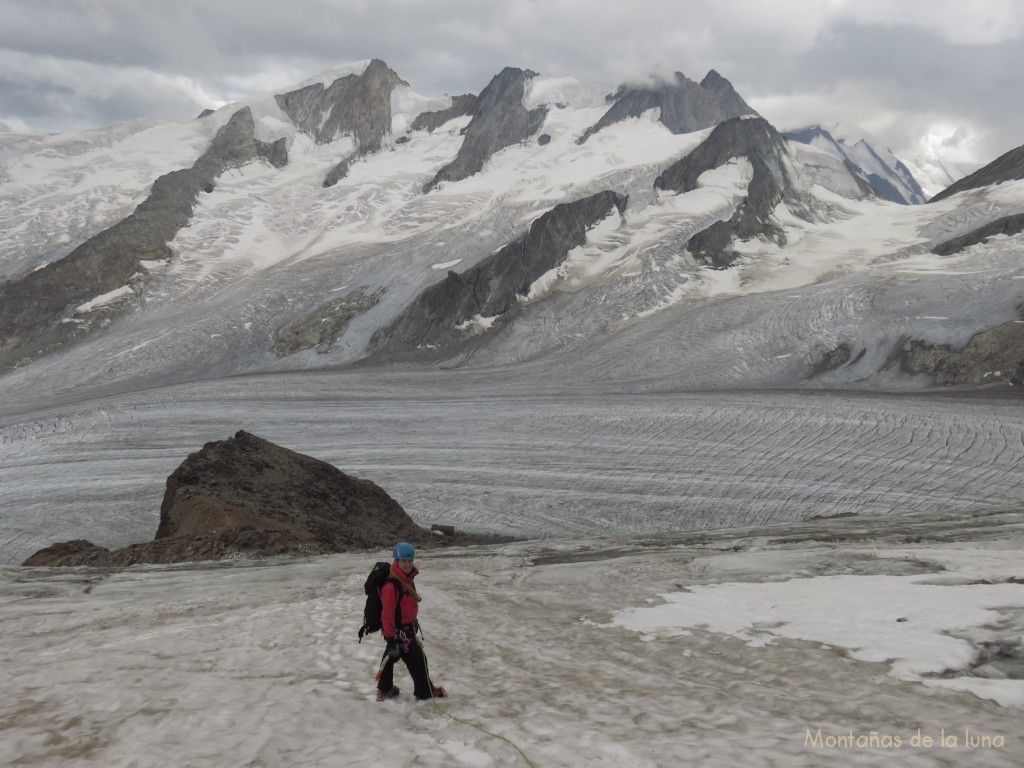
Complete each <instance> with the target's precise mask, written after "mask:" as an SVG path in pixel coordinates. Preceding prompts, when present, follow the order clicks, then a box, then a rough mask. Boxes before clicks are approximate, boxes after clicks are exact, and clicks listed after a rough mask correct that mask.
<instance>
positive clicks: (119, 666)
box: [0, 513, 1024, 768]
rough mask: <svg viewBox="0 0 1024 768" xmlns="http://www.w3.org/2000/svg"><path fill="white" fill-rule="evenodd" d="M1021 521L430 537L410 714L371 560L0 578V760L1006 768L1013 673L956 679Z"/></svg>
mask: <svg viewBox="0 0 1024 768" xmlns="http://www.w3.org/2000/svg"><path fill="white" fill-rule="evenodd" d="M1022 523H1024V520H1022V518H1021V515H1020V513H1003V514H1000V515H987V516H971V515H923V516H909V517H906V518H902V519H900V520H898V521H897V520H893V519H877V518H870V517H867V518H844V519H833V520H824V521H819V522H817V523H814V524H811V525H807V524H804V525H802V526H800V527H792V526H788V527H787V526H780V527H773V528H762V529H750V530H736V531H731V532H710V533H708V534H705V535H702V536H686V537H680V536H660V537H633V538H622V537H619V538H614V539H602V540H588V539H576V540H574V541H565V542H551V543H539V542H534V543H521V544H514V545H505V546H500V547H488V548H484V549H474V550H453V551H450V552H445V551H438V552H429V553H424V552H421V553H420V557H419V558H418V565H419V567H420V569H421V575H420V577H419V578H418V580H417V586H418V587H419V588H420V592H421V594H422V595H423V604H422V609H421V616H422V619H423V631H424V644H425V647H426V651H427V653H428V655H429V660H430V670H431V675H432V677H433V679H434V681H435V682H436V683H438V684H441V685H444V686H445V687H446V688H447V689H448V691H449V693H450V697H449V698H448V699H446V700H442V701H439V702H437V703H431V702H427V703H416V702H414V701H413V700H412V699H411V698H410V697H409V696H408V691H409V681H408V679H407V675H406V674H405V673H404V671H400V672H396V684H398V685H399V687H401V688H403V692H402V694H401V695H400V696H399V697H398V698H397V699H395V700H393V701H391V702H388V703H384V704H378V703H376V702H375V701H374V700H373V691H374V680H373V674H374V671H375V669H376V668H377V665H378V663H379V661H380V653H381V650H382V647H383V646H382V643H381V642H380V640H379V638H376V637H374V638H370V640H369V641H367V642H363V643H362V644H357V643H356V631H357V629H358V626H359V624H360V621H361V611H362V603H363V595H362V583H363V580H364V579H365V575H366V572H367V571H368V570H369V567H370V565H371V564H372V563H373V561H374V560H375V559H380V557H381V556H384V555H385V553H383V552H380V553H378V552H367V553H364V554H348V555H338V556H332V557H324V558H317V559H311V560H301V561H280V562H267V563H262V564H254V563H247V562H236V563H225V564H219V565H216V564H207V565H184V566H176V567H152V566H150V567H135V568H131V569H128V570H124V571H119V572H110V573H108V572H98V571H81V570H77V569H75V570H47V569H13V568H2V569H0V620H2V623H3V627H4V632H3V648H2V650H3V655H4V664H3V666H2V668H0V679H2V680H3V685H4V691H5V693H6V695H5V696H4V698H3V700H2V701H0V720H2V721H3V723H4V726H5V727H4V732H3V733H4V736H3V739H0V761H2V762H3V763H4V764H8V765H27V764H32V765H38V766H42V767H44V768H45V767H46V766H62V767H63V766H68V765H75V766H83V767H84V766H104V768H108V767H113V768H117V767H118V766H137V767H140V768H144V767H145V766H163V765H167V764H168V763H169V762H173V763H175V764H184V765H192V766H196V767H197V768H203V767H205V766H222V765H260V766H266V768H279V767H280V768H285V767H286V766H295V765H318V766H338V767H339V768H341V767H345V768H348V767H349V766H371V765H380V764H381V763H382V762H383V763H398V762H401V763H407V764H415V765H417V766H427V767H429V766H473V767H474V768H483V767H486V766H528V765H536V766H578V765H580V764H581V763H584V762H585V763H586V764H587V765H593V766H609V767H612V766H614V767H615V768H619V767H620V766H627V765H628V766H638V767H643V768H654V767H655V766H676V765H680V764H687V765H689V764H693V765H703V766H712V767H714V766H723V767H728V768H732V766H736V765H748V766H778V765H786V766H808V767H810V766H814V767H815V768H817V767H820V766H844V767H845V766H850V765H883V764H890V763H892V762H898V763H899V764H901V765H914V766H941V765H957V766H984V768H1009V767H1010V766H1017V765H1020V764H1021V761H1022V760H1024V740H1022V738H1021V732H1020V716H1021V708H1022V707H1024V682H1022V681H1020V680H1005V679H1003V680H999V679H986V678H983V677H979V676H976V673H975V672H972V670H971V669H970V668H971V666H972V664H973V663H974V662H975V661H976V660H977V658H978V657H981V656H982V655H983V654H984V649H985V648H986V647H991V645H992V644H996V645H998V644H999V643H1009V644H1013V643H1014V642H1016V643H1018V644H1019V638H1020V632H1021V630H1022V628H1024V627H1022V625H1021V617H1022V616H1024V585H1021V584H1020V583H1019V579H1018V581H1017V582H1015V583H1014V582H1010V581H1008V579H1009V577H1011V576H1013V577H1019V576H1020V572H1019V567H1020V563H1019V558H1017V557H1016V555H1018V554H1019V551H1020V547H1021V538H1020V537H1021V531H1022ZM907 540H914V541H917V542H919V543H904V542H905V541H907ZM988 582H991V583H988ZM837 588H841V589H837ZM637 630H640V631H637ZM986 644H988V646H987V645H986ZM911 666H912V667H913V669H912V672H911V673H908V670H909V668H910V667H911ZM944 669H949V670H952V671H951V672H949V673H947V674H942V675H935V674H934V671H935V670H944ZM997 701H999V702H1001V704H997V703H996V702H997ZM915 739H916V741H915ZM925 739H928V740H930V741H925Z"/></svg>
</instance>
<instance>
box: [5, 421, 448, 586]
mask: <svg viewBox="0 0 1024 768" xmlns="http://www.w3.org/2000/svg"><path fill="white" fill-rule="evenodd" d="M399 540H407V541H412V542H415V543H427V542H430V541H433V540H434V539H433V536H432V534H431V533H430V532H429V531H427V530H425V529H423V528H420V527H419V526H417V525H416V524H415V523H413V521H412V520H411V518H410V517H409V516H408V515H407V514H406V513H405V511H404V510H403V509H402V507H401V506H400V505H399V504H398V502H396V501H395V500H394V499H392V498H391V497H390V496H388V494H387V493H385V492H384V491H383V490H382V489H381V488H380V487H378V486H377V485H376V484H374V483H372V482H370V481H369V480H360V479H358V478H355V477H351V476H350V475H347V474H345V473H344V472H342V471H341V470H339V469H337V468H336V467H333V466H331V465H330V464H327V463H326V462H323V461H320V460H318V459H314V458H312V457H310V456H305V455H303V454H301V453H296V452H295V451H290V450H288V449H286V448H282V447H280V446H278V445H274V444H273V443H271V442H269V441H267V440H264V439H262V438H259V437H256V436H255V435H252V434H249V433H248V432H238V433H237V434H236V435H235V436H234V437H232V438H229V439H227V440H220V441H217V442H212V443H207V444H206V445H204V446H203V448H202V450H200V451H198V452H196V453H193V454H192V455H190V456H189V457H188V458H187V459H186V460H185V461H184V462H183V463H182V464H181V466H179V467H178V468H177V469H176V470H175V471H174V473H173V474H172V475H171V476H170V477H169V478H168V479H167V491H166V493H165V494H164V500H163V504H162V505H161V507H160V525H159V527H158V528H157V532H156V537H155V539H154V540H153V541H152V542H149V543H147V544H134V545H132V546H129V547H125V548H124V549H119V550H116V551H110V550H106V549H104V548H102V547H97V546H96V545H94V544H91V543H89V542H86V541H82V540H78V541H73V542H67V543H63V544H55V545H53V546H51V547H48V548H46V549H44V550H40V551H39V552H37V553H36V554H34V555H32V557H30V558H28V560H26V561H25V563H24V565H93V566H121V565H132V564H135V563H172V562H186V561H195V560H221V559H225V558H239V557H246V558H254V557H267V556H272V555H285V554H300V555H317V554H327V553H331V552H344V551H348V550H353V549H364V548H370V547H376V548H385V547H390V546H391V545H393V544H394V542H395V541H399Z"/></svg>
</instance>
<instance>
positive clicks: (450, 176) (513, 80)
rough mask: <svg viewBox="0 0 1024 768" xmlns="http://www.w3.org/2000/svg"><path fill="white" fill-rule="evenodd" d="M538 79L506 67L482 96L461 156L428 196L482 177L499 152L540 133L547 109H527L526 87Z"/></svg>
mask: <svg viewBox="0 0 1024 768" xmlns="http://www.w3.org/2000/svg"><path fill="white" fill-rule="evenodd" d="M536 76H537V73H536V72H531V71H529V70H522V69H514V68H512V67H506V68H505V69H503V70H502V71H501V72H500V73H499V74H498V75H496V76H495V77H494V79H493V80H491V82H490V83H489V84H488V86H487V87H486V88H484V90H483V91H482V92H481V93H480V98H479V100H478V102H477V104H476V109H475V110H474V111H473V119H472V120H471V121H470V123H469V125H468V126H466V138H465V139H463V141H462V146H461V147H460V148H459V154H458V155H457V156H456V157H455V159H454V160H453V161H452V162H450V163H449V164H448V165H446V166H445V167H444V168H442V169H441V170H440V171H438V172H437V175H436V176H434V178H433V180H432V181H430V182H429V183H428V184H426V185H425V186H424V187H423V191H424V192H429V191H430V190H432V189H433V188H434V187H436V186H437V185H438V184H440V183H441V182H443V181H460V180H462V179H465V178H468V177H469V176H472V175H473V174H475V173H478V172H479V171H480V169H481V168H483V167H484V163H486V162H487V161H488V160H489V159H490V158H491V156H492V155H493V154H494V153H495V152H498V151H499V150H502V149H504V148H505V147H508V146H511V145H512V144H516V143H518V142H520V141H525V140H526V139H528V138H529V137H530V136H532V135H533V134H534V133H536V132H537V130H538V129H539V128H540V127H541V125H543V124H544V118H545V117H546V116H547V108H546V107H537V108H536V109H531V110H527V109H526V107H524V106H523V95H524V93H525V88H526V83H527V81H528V80H529V79H530V78H532V77H536Z"/></svg>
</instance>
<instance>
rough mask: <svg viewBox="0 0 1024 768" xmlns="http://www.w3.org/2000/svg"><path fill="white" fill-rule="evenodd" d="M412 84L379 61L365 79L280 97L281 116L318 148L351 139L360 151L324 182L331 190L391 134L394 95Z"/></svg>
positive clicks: (344, 80)
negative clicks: (363, 157) (392, 97)
mask: <svg viewBox="0 0 1024 768" xmlns="http://www.w3.org/2000/svg"><path fill="white" fill-rule="evenodd" d="M400 85H408V83H407V82H405V81H404V80H402V78H400V77H399V76H398V75H397V74H396V73H395V72H394V70H392V69H391V68H390V67H389V66H388V65H387V64H385V63H384V62H383V61H381V60H380V59H374V60H373V61H371V62H370V64H369V65H368V66H367V67H366V70H365V71H364V72H363V73H362V74H361V75H347V76H346V77H341V78H338V79H337V80H335V81H334V82H333V83H331V84H330V86H328V87H326V88H325V87H324V85H323V83H315V84H314V85H309V86H306V87H305V88H300V89H299V90H297V91H291V92H290V93H285V94H278V95H277V96H275V97H274V98H275V99H276V100H277V104H278V106H279V107H280V108H281V111H282V112H284V113H285V114H286V115H288V117H289V119H291V121H292V122H293V123H294V124H295V125H296V126H298V128H299V129H300V130H301V131H303V132H304V133H306V134H308V135H310V136H312V137H313V140H314V141H316V143H317V144H326V143H328V142H331V141H334V140H335V139H337V138H339V137H341V136H351V137H352V140H353V141H354V142H355V145H356V148H355V150H354V151H353V152H351V153H349V154H348V155H346V156H345V157H343V158H342V159H341V160H340V161H339V162H338V163H337V164H336V165H335V166H334V167H333V168H331V170H330V171H328V172H327V175H326V176H325V177H324V182H323V185H324V186H325V187H331V186H334V185H335V184H337V183H338V182H339V181H341V179H343V178H344V177H345V176H346V175H347V174H348V170H349V167H350V166H351V165H352V162H353V161H354V160H355V159H356V158H358V157H360V156H362V155H366V154H369V153H370V152H376V151H378V150H379V149H380V148H381V146H382V144H383V143H384V137H385V136H387V134H388V133H389V132H390V131H391V92H392V91H393V90H394V89H395V88H397V87H398V86H400Z"/></svg>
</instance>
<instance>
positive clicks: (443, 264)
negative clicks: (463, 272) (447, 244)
mask: <svg viewBox="0 0 1024 768" xmlns="http://www.w3.org/2000/svg"><path fill="white" fill-rule="evenodd" d="M461 261H462V259H455V260H454V261H442V262H441V263H440V264H431V265H430V268H431V269H451V268H452V267H454V266H455V265H456V264H459V263H460V262H461Z"/></svg>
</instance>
